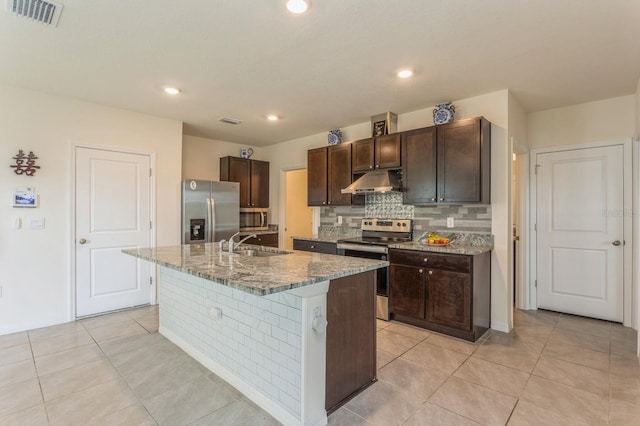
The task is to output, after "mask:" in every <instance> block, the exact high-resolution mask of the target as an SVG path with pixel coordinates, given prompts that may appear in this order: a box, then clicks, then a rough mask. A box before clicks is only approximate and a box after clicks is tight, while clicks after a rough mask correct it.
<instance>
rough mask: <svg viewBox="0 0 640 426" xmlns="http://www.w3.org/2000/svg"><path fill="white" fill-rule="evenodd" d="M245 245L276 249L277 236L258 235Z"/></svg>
mask: <svg viewBox="0 0 640 426" xmlns="http://www.w3.org/2000/svg"><path fill="white" fill-rule="evenodd" d="M246 243H247V244H254V245H257V246H269V247H278V234H259V235H258V236H257V237H255V238H249V239H248V240H247V241H246Z"/></svg>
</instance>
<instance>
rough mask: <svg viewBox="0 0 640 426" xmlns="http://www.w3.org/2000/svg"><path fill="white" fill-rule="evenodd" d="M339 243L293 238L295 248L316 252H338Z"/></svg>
mask: <svg viewBox="0 0 640 426" xmlns="http://www.w3.org/2000/svg"><path fill="white" fill-rule="evenodd" d="M337 247H338V244H337V243H328V242H325V241H308V240H297V239H295V238H294V240H293V249H294V250H304V251H312V252H315V253H326V254H337V253H338V248H337Z"/></svg>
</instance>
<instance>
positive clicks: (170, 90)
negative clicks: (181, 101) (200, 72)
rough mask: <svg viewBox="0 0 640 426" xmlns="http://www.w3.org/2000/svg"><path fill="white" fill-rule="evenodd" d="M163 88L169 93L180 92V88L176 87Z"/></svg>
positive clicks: (175, 93)
mask: <svg viewBox="0 0 640 426" xmlns="http://www.w3.org/2000/svg"><path fill="white" fill-rule="evenodd" d="M163 90H164V93H166V94H168V95H177V94H178V93H180V89H176V88H175V87H165V88H164V89H163Z"/></svg>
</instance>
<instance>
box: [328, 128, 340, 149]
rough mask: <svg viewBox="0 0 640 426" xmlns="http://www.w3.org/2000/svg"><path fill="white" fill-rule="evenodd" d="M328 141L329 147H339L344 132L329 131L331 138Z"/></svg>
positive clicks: (338, 130) (337, 130)
mask: <svg viewBox="0 0 640 426" xmlns="http://www.w3.org/2000/svg"><path fill="white" fill-rule="evenodd" d="M327 140H328V142H329V145H337V144H339V143H340V142H342V132H341V131H340V129H333V130H329V137H328V138H327Z"/></svg>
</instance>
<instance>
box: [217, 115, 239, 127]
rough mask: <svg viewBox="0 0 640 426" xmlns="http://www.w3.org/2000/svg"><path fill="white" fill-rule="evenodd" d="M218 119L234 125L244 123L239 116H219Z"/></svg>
mask: <svg viewBox="0 0 640 426" xmlns="http://www.w3.org/2000/svg"><path fill="white" fill-rule="evenodd" d="M218 121H219V122H221V123H225V124H233V125H234V126H235V125H237V124H241V123H242V120H238V119H237V118H228V117H220V118H218Z"/></svg>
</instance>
